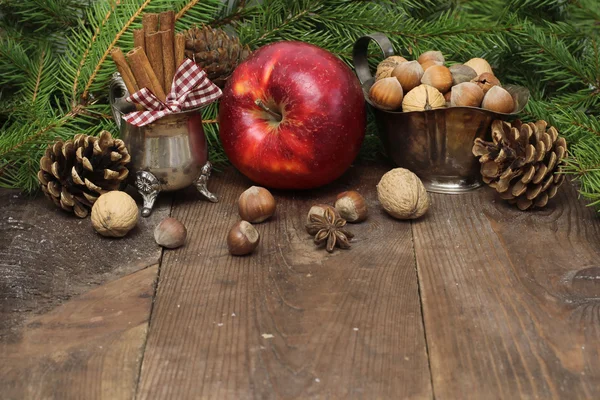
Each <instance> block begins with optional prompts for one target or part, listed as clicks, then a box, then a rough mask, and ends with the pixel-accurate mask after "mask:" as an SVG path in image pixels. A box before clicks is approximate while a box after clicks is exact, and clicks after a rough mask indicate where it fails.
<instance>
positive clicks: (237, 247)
mask: <svg viewBox="0 0 600 400" xmlns="http://www.w3.org/2000/svg"><path fill="white" fill-rule="evenodd" d="M259 241H260V235H259V234H258V231H257V230H256V228H255V227H253V226H252V225H251V224H250V223H249V222H248V221H239V222H237V223H236V224H235V225H234V226H232V227H231V229H230V230H229V234H228V235H227V248H228V249H229V253H230V254H231V255H234V256H244V255H246V254H250V253H252V252H253V251H254V249H256V247H257V246H258V242H259Z"/></svg>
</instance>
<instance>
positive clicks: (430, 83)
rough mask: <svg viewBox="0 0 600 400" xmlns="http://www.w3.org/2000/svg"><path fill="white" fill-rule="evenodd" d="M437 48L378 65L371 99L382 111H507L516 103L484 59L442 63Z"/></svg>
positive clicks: (390, 59) (513, 107)
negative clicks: (471, 108)
mask: <svg viewBox="0 0 600 400" xmlns="http://www.w3.org/2000/svg"><path fill="white" fill-rule="evenodd" d="M444 63H445V59H444V56H443V54H442V53H441V52H439V51H427V52H425V53H423V54H421V55H420V56H419V58H418V59H417V61H408V60H407V59H405V58H404V57H400V56H391V57H388V58H386V59H385V60H383V61H382V62H381V63H379V65H378V66H377V74H376V76H375V78H376V81H375V83H374V84H373V86H371V89H370V91H369V98H370V99H371V102H372V103H373V104H374V105H375V106H377V107H378V108H381V109H383V110H389V111H394V110H400V109H402V111H403V112H409V111H425V110H434V109H437V108H444V107H481V108H483V109H486V110H490V111H493V112H498V113H504V114H510V113H512V112H514V110H515V106H516V104H515V102H514V100H513V98H512V96H511V95H510V93H509V92H508V91H507V90H505V89H503V88H502V86H501V85H500V81H499V80H498V79H497V78H496V77H495V76H494V72H493V71H492V67H491V66H490V64H489V63H488V62H487V61H486V60H484V59H483V58H472V59H470V60H469V61H467V62H466V63H464V64H455V65H452V66H451V67H449V68H448V67H446V66H445V65H444Z"/></svg>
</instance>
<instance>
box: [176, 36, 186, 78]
mask: <svg viewBox="0 0 600 400" xmlns="http://www.w3.org/2000/svg"><path fill="white" fill-rule="evenodd" d="M184 59H185V34H183V33H178V34H177V35H175V69H176V70H177V68H179V66H180V65H181V63H182V62H183V60H184Z"/></svg>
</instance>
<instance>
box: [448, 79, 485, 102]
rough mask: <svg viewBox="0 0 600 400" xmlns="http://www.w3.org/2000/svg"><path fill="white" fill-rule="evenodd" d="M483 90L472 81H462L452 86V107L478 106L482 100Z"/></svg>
mask: <svg viewBox="0 0 600 400" xmlns="http://www.w3.org/2000/svg"><path fill="white" fill-rule="evenodd" d="M483 95H484V94H483V90H482V89H481V88H480V87H479V86H477V85H476V84H475V83H472V82H463V83H460V84H458V85H456V86H454V87H453V88H452V95H451V97H450V105H451V106H452V107H479V106H480V105H481V101H482V100H483Z"/></svg>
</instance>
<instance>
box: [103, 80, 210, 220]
mask: <svg viewBox="0 0 600 400" xmlns="http://www.w3.org/2000/svg"><path fill="white" fill-rule="evenodd" d="M128 96H129V93H128V92H127V88H126V87H125V84H124V83H123V80H122V79H121V76H120V75H119V74H118V73H115V74H114V75H113V77H112V79H111V82H110V93H109V100H110V105H111V109H112V113H113V118H114V120H115V122H116V124H117V127H118V128H119V130H120V133H121V138H122V139H123V141H124V142H125V145H126V146H127V148H128V149H129V153H130V154H131V164H130V165H129V169H130V171H131V172H132V174H130V176H133V177H134V181H133V182H132V183H133V185H134V186H135V187H136V188H137V189H138V191H139V192H140V194H141V195H142V197H143V199H144V205H143V208H142V216H144V217H147V216H148V215H150V213H151V212H152V207H153V206H154V202H155V200H156V197H157V196H158V194H159V193H160V192H162V191H172V190H178V189H182V188H185V187H188V186H190V185H192V184H193V185H195V186H196V188H197V189H198V191H199V192H200V193H202V194H203V195H204V196H205V197H206V198H207V199H208V200H210V201H212V202H216V201H217V198H216V197H215V195H214V194H212V193H211V192H209V191H208V189H207V187H206V185H207V182H208V178H209V177H210V172H211V168H212V166H211V164H210V162H209V161H208V145H207V142H206V136H205V135H204V129H203V126H202V114H201V113H200V111H199V110H192V111H186V112H181V113H176V114H170V115H167V116H165V117H163V118H160V119H159V120H156V121H154V122H152V123H150V124H148V125H146V126H143V127H137V126H134V125H131V124H129V123H127V122H126V121H125V120H123V118H122V117H123V115H124V114H127V113H129V112H131V111H136V108H135V105H133V104H131V103H127V102H126V101H125V99H126V98H127V97H128Z"/></svg>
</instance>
